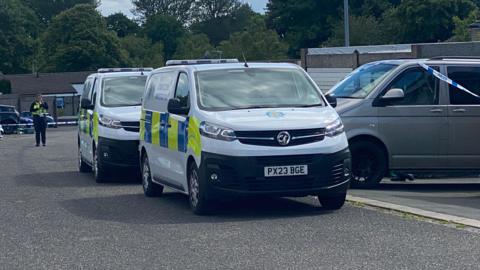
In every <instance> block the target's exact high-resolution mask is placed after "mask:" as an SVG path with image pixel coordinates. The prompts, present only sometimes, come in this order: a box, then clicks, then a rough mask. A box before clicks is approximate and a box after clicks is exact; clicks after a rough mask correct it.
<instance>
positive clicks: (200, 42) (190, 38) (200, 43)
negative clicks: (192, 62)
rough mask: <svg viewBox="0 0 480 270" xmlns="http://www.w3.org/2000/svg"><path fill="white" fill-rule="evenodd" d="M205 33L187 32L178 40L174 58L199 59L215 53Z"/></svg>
mask: <svg viewBox="0 0 480 270" xmlns="http://www.w3.org/2000/svg"><path fill="white" fill-rule="evenodd" d="M214 50H215V49H214V48H213V46H212V45H211V44H210V41H209V40H208V37H207V35H205V34H196V35H195V34H186V35H184V36H183V37H182V38H180V40H179V41H178V47H177V50H176V52H175V55H174V56H173V58H174V59H198V58H204V57H205V56H209V55H210V54H212V53H214Z"/></svg>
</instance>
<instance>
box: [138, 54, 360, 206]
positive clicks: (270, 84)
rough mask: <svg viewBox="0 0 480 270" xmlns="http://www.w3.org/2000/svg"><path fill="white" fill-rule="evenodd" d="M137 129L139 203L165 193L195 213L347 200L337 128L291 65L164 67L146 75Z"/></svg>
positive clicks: (345, 160)
mask: <svg viewBox="0 0 480 270" xmlns="http://www.w3.org/2000/svg"><path fill="white" fill-rule="evenodd" d="M140 128H141V130H140V146H139V150H140V160H141V170H142V178H143V179H142V184H143V189H144V193H145V195H146V196H158V195H161V194H162V192H163V188H164V186H167V187H170V188H172V189H175V190H177V191H180V192H182V193H184V194H187V195H188V197H189V202H190V206H191V209H192V210H193V212H194V213H196V214H203V213H206V212H208V211H209V210H211V207H212V206H214V205H215V200H217V199H221V198H224V197H227V196H228V197H232V196H251V195H256V196H258V195H260V196H308V195H315V196H318V199H319V201H320V203H321V204H322V206H323V207H325V208H327V209H339V208H341V207H342V206H343V204H344V202H345V196H346V192H347V188H348V185H349V180H350V166H351V165H350V152H349V150H348V143H347V138H346V136H345V133H344V130H343V124H342V122H341V120H340V118H339V116H338V114H337V113H336V112H335V110H334V109H333V108H332V106H331V105H330V104H329V103H328V101H327V100H326V98H325V97H324V96H323V95H322V94H321V91H320V90H319V89H318V87H317V86H316V85H315V83H314V82H313V81H312V80H311V78H310V77H309V76H308V75H307V74H306V73H305V72H304V71H303V70H302V69H301V68H300V67H299V66H297V65H293V64H269V63H252V64H249V63H239V62H238V60H234V59H231V60H185V61H181V60H177V61H176V60H171V61H168V62H167V67H164V68H160V69H156V70H154V71H153V72H152V73H151V74H150V75H149V77H148V80H147V84H146V90H145V93H144V97H143V103H142V116H141V120H140Z"/></svg>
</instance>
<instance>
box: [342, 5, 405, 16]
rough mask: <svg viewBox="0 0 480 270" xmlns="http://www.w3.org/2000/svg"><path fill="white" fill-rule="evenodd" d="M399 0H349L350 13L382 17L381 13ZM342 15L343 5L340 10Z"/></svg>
mask: <svg viewBox="0 0 480 270" xmlns="http://www.w3.org/2000/svg"><path fill="white" fill-rule="evenodd" d="M400 2H401V0H350V2H349V5H350V12H351V13H350V14H351V15H354V16H365V17H374V18H375V19H380V18H382V15H383V13H385V11H387V10H389V9H390V8H392V7H395V6H397V5H398V4H400ZM341 13H342V14H339V15H341V16H342V17H343V7H342V10H341Z"/></svg>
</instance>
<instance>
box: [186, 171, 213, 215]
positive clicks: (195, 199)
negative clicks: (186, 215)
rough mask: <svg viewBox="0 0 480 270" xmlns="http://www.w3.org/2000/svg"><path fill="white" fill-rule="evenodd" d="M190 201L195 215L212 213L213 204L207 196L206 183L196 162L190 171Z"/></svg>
mask: <svg viewBox="0 0 480 270" xmlns="http://www.w3.org/2000/svg"><path fill="white" fill-rule="evenodd" d="M188 200H189V202H190V208H191V209H192V211H193V213H194V214H196V215H205V214H209V213H210V212H211V204H210V202H209V201H208V198H207V196H206V194H205V183H204V180H203V179H202V178H201V177H200V174H199V172H198V168H197V165H196V164H195V162H192V164H190V166H189V169H188Z"/></svg>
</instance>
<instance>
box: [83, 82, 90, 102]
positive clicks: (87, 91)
mask: <svg viewBox="0 0 480 270" xmlns="http://www.w3.org/2000/svg"><path fill="white" fill-rule="evenodd" d="M91 89H92V79H87V81H85V84H84V85H83V93H82V99H88V97H89V96H90V90H91Z"/></svg>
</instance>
